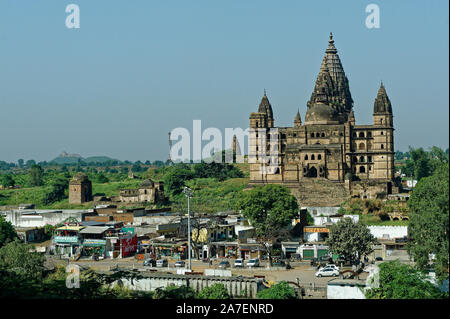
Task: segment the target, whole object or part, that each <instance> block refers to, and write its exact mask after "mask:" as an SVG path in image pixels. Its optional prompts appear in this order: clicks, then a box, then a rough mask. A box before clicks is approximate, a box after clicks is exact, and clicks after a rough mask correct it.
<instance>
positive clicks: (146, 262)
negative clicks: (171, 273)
mask: <svg viewBox="0 0 450 319" xmlns="http://www.w3.org/2000/svg"><path fill="white" fill-rule="evenodd" d="M144 266H150V267H156V260H154V259H153V258H148V259H146V260H144Z"/></svg>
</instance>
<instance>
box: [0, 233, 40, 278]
mask: <svg viewBox="0 0 450 319" xmlns="http://www.w3.org/2000/svg"><path fill="white" fill-rule="evenodd" d="M32 249H33V246H31V245H28V244H24V243H21V242H20V241H19V240H14V241H12V242H9V243H7V244H6V245H4V246H3V247H2V248H0V265H1V266H2V267H3V268H4V269H7V270H8V271H9V272H13V273H15V274H16V275H18V276H20V277H23V278H29V279H35V280H39V279H40V278H42V275H43V272H44V261H45V257H44V255H42V254H41V253H38V252H30V250H32Z"/></svg>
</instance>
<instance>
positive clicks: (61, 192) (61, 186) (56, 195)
mask: <svg viewBox="0 0 450 319" xmlns="http://www.w3.org/2000/svg"><path fill="white" fill-rule="evenodd" d="M68 187H69V181H68V180H67V179H64V178H61V177H59V178H57V179H56V180H55V181H54V182H53V184H52V188H51V190H50V191H49V192H48V193H47V194H46V195H45V198H44V204H46V205H49V204H52V203H55V202H59V201H61V200H63V199H64V198H65V197H66V195H65V191H66V189H67V188H68Z"/></svg>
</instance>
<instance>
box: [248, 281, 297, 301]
mask: <svg viewBox="0 0 450 319" xmlns="http://www.w3.org/2000/svg"><path fill="white" fill-rule="evenodd" d="M256 297H257V298H258V299H296V296H295V290H294V288H292V287H291V286H289V285H288V283H287V282H286V281H280V282H279V283H278V284H276V285H273V286H271V287H270V288H267V289H264V290H261V291H259V292H258V294H257V295H256Z"/></svg>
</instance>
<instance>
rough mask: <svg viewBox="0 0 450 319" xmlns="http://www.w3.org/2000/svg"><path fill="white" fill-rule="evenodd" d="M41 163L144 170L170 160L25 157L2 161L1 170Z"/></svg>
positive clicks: (65, 166) (60, 165) (56, 166)
mask: <svg viewBox="0 0 450 319" xmlns="http://www.w3.org/2000/svg"><path fill="white" fill-rule="evenodd" d="M36 164H37V165H39V166H41V167H43V168H49V167H52V168H59V169H67V168H78V169H79V168H81V167H83V168H85V167H102V168H112V167H117V166H127V167H134V169H135V170H139V171H142V169H146V168H144V167H142V166H144V165H145V166H147V167H148V166H154V167H163V166H167V165H169V160H166V161H165V162H164V161H160V160H156V161H153V162H151V161H149V160H147V161H145V162H141V161H139V160H138V161H135V162H132V161H128V160H125V161H119V160H114V159H108V158H103V157H98V158H91V159H86V160H84V159H82V158H78V159H76V160H75V159H69V160H68V161H66V162H64V161H60V162H59V161H50V162H47V161H41V162H36V161H35V160H33V159H30V160H27V161H26V162H25V161H24V160H23V159H19V160H18V161H17V163H8V162H5V161H0V171H9V170H13V169H29V168H31V167H32V166H33V165H36Z"/></svg>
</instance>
